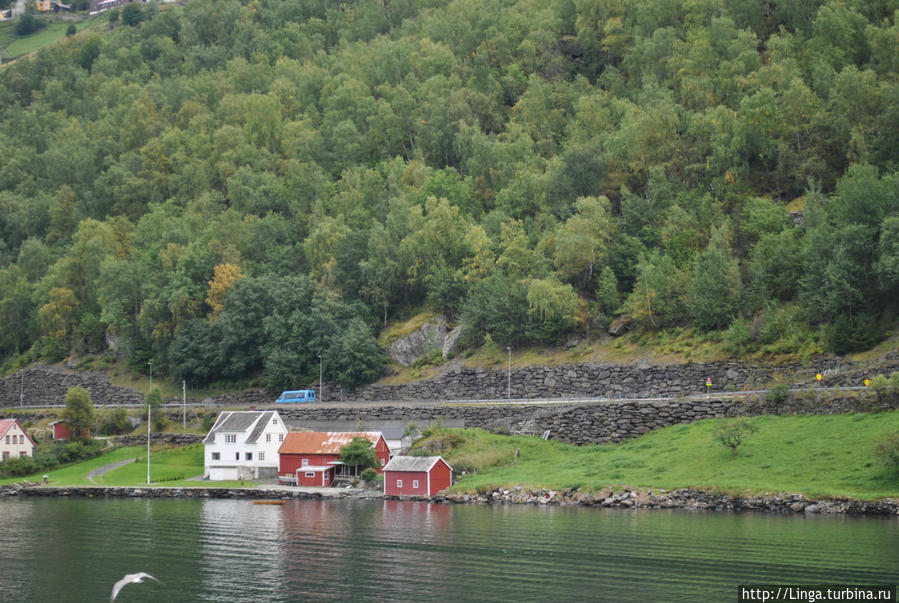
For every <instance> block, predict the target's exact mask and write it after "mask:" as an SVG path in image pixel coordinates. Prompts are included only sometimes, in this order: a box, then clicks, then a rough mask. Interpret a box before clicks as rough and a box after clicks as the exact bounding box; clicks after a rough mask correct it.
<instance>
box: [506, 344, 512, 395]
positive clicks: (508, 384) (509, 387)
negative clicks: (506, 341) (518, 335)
mask: <svg viewBox="0 0 899 603" xmlns="http://www.w3.org/2000/svg"><path fill="white" fill-rule="evenodd" d="M506 350H507V351H508V352H509V373H508V380H507V382H506V400H511V399H512V348H511V347H510V346H506Z"/></svg>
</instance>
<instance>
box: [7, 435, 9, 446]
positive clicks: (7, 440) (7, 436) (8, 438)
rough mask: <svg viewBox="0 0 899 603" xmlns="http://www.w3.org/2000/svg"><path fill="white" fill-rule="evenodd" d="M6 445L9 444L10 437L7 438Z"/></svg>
mask: <svg viewBox="0 0 899 603" xmlns="http://www.w3.org/2000/svg"><path fill="white" fill-rule="evenodd" d="M6 443H7V444H9V436H6Z"/></svg>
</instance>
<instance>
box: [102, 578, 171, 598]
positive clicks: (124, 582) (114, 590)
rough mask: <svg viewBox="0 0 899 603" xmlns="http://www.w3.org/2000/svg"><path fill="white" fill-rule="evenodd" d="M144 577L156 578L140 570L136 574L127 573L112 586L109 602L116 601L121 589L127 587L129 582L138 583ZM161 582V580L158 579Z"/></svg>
mask: <svg viewBox="0 0 899 603" xmlns="http://www.w3.org/2000/svg"><path fill="white" fill-rule="evenodd" d="M144 578H149V579H151V580H156V578H154V577H153V576H151V575H150V574H148V573H147V572H138V573H136V574H125V577H124V578H122V579H121V580H119V581H118V582H116V583H115V586H113V587H112V594H111V595H109V603H112V602H113V601H115V598H116V597H117V596H118V595H119V591H120V590H122V588H124V587H125V585H127V584H138V583H140V582H143V581H144ZM156 581H157V582H159V580H156Z"/></svg>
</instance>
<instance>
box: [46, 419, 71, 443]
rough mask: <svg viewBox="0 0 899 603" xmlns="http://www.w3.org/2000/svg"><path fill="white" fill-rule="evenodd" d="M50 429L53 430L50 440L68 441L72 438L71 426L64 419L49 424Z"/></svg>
mask: <svg viewBox="0 0 899 603" xmlns="http://www.w3.org/2000/svg"><path fill="white" fill-rule="evenodd" d="M50 428H51V429H52V430H53V432H52V438H53V439H54V440H68V439H69V438H71V437H72V424H71V423H69V422H68V421H67V420H66V419H59V420H58V421H53V422H52V423H50Z"/></svg>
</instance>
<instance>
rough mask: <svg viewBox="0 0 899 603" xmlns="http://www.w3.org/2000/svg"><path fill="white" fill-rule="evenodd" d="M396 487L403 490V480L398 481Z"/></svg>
mask: <svg viewBox="0 0 899 603" xmlns="http://www.w3.org/2000/svg"><path fill="white" fill-rule="evenodd" d="M396 487H397V488H402V487H403V480H401V479H398V480H396Z"/></svg>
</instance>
